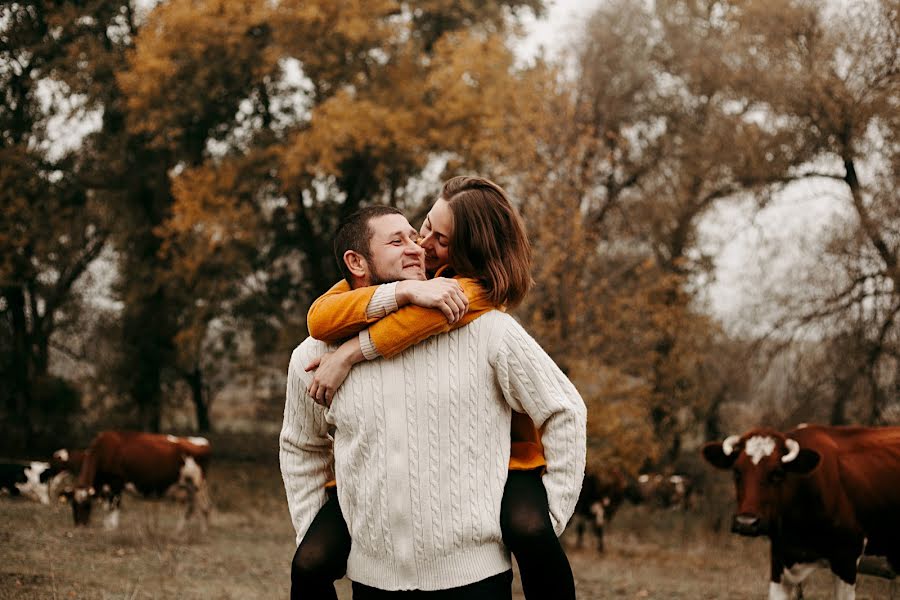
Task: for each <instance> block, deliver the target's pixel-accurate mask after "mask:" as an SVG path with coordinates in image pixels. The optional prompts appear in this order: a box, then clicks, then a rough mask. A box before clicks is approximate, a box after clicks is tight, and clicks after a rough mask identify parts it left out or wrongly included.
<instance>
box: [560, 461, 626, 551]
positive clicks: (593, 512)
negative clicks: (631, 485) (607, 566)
mask: <svg viewBox="0 0 900 600" xmlns="http://www.w3.org/2000/svg"><path fill="white" fill-rule="evenodd" d="M625 487H626V482H625V476H624V475H623V474H622V472H621V471H619V470H618V469H613V470H612V471H610V472H609V473H607V474H606V475H605V476H604V477H600V476H598V475H596V474H594V473H591V472H586V473H585V474H584V481H583V482H582V484H581V492H580V493H579V494H578V502H577V503H576V504H575V512H574V514H573V515H572V524H573V525H574V526H575V534H576V536H577V537H576V542H575V543H576V546H577V547H578V548H581V546H582V544H583V541H584V532H585V530H586V529H587V528H588V526H590V528H591V530H592V531H593V533H594V539H595V540H596V542H597V552H603V550H604V545H603V533H604V530H605V527H606V524H607V523H608V522H609V520H610V519H611V518H612V517H613V515H614V514H615V513H616V511H617V510H619V507H620V506H621V505H622V501H623V500H624V499H625Z"/></svg>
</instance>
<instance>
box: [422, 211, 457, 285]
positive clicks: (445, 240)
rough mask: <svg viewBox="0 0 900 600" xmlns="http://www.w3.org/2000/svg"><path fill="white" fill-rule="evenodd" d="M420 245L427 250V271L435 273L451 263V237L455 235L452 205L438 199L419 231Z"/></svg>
mask: <svg viewBox="0 0 900 600" xmlns="http://www.w3.org/2000/svg"><path fill="white" fill-rule="evenodd" d="M419 235H421V236H422V239H421V240H420V241H419V244H420V245H421V246H422V248H424V249H425V270H426V271H428V272H429V273H434V272H435V271H437V270H438V269H439V268H440V267H443V266H444V265H446V264H447V263H449V262H450V236H451V235H453V213H452V212H451V211H450V203H449V202H447V201H446V200H444V199H443V198H438V200H437V202H435V203H434V206H432V207H431V210H430V211H428V215H427V216H426V217H425V221H424V222H423V223H422V228H421V229H420V230H419Z"/></svg>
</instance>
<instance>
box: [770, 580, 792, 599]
mask: <svg viewBox="0 0 900 600" xmlns="http://www.w3.org/2000/svg"><path fill="white" fill-rule="evenodd" d="M793 591H794V586H793V585H791V584H790V583H784V582H782V581H770V582H769V600H791V594H792V592H793Z"/></svg>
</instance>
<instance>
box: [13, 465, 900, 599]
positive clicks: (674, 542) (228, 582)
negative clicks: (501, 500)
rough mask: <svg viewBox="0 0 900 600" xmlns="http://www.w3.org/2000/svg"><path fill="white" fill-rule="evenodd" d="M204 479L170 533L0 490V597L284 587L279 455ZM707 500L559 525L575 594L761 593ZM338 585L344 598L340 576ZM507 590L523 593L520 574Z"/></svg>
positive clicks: (883, 586)
mask: <svg viewBox="0 0 900 600" xmlns="http://www.w3.org/2000/svg"><path fill="white" fill-rule="evenodd" d="M210 483H211V493H212V496H213V502H214V505H215V509H214V512H213V517H212V521H211V526H210V529H209V531H208V532H207V533H206V534H205V535H204V534H202V533H201V532H200V531H199V528H198V527H197V526H196V524H195V525H193V526H189V527H188V528H187V529H186V530H185V531H184V533H183V534H182V535H176V534H175V533H174V530H175V525H176V522H177V520H178V516H179V515H180V511H181V508H180V507H178V506H176V505H174V504H172V503H169V502H159V501H142V500H137V499H135V498H132V497H130V496H127V495H126V497H125V498H124V500H123V511H122V520H121V525H120V527H119V529H118V530H116V531H106V530H104V529H102V527H101V526H100V524H99V519H95V521H97V522H95V523H93V524H92V525H91V526H90V527H89V528H87V529H84V528H82V529H77V530H76V529H75V528H74V527H73V526H72V524H71V514H70V512H69V508H68V506H66V505H53V506H50V507H47V506H41V505H38V504H35V503H32V502H28V501H25V500H20V499H10V498H0V599H5V598H17V599H18V598H22V599H35V600H37V599H40V600H55V599H63V598H90V599H103V600H107V599H109V600H112V599H123V600H132V599H134V600H137V599H147V598H178V599H183V600H189V599H206V598H210V599H241V600H243V599H255V598H287V595H288V564H289V561H290V558H291V556H292V554H293V550H294V546H293V544H294V542H293V530H292V528H291V524H290V519H289V517H288V513H287V504H286V502H285V500H284V491H283V488H282V485H281V477H280V474H279V472H278V468H277V465H275V464H272V463H267V464H256V463H250V462H239V461H234V462H219V463H216V464H215V465H214V467H213V470H212V472H211V474H210ZM714 512H715V510H712V509H709V508H708V507H707V508H704V509H699V510H697V511H694V512H693V513H690V514H687V515H685V514H682V513H676V512H669V511H655V512H654V511H650V510H646V509H643V508H634V507H625V508H623V509H622V511H621V512H620V513H619V514H618V515H617V516H616V520H615V521H614V522H613V523H612V527H611V529H610V531H609V534H608V537H607V553H606V554H605V555H603V556H602V557H601V556H600V555H598V554H596V553H595V552H594V551H593V550H592V549H591V548H589V547H590V546H592V543H591V540H590V539H589V540H587V543H586V547H585V548H584V549H582V550H577V549H575V548H572V547H571V545H572V543H573V540H572V539H570V538H569V536H568V534H566V536H564V538H563V540H564V542H565V543H566V544H567V547H568V548H569V549H570V550H569V556H570V559H571V562H572V567H573V570H574V572H575V576H576V580H577V588H578V594H579V598H583V599H594V598H639V599H645V598H653V599H657V598H658V599H688V598H690V599H716V598H722V599H728V600H740V599H745V598H746V599H750V598H753V599H759V598H765V597H766V594H767V590H768V575H767V566H766V565H767V551H768V546H767V543H766V541H765V540H744V539H741V538H737V537H735V536H732V535H730V534H728V533H721V534H716V533H713V532H712V530H711V523H712V521H713V516H714V515H713V514H712V513H714ZM338 589H339V593H340V595H341V599H342V600H349V598H350V593H349V585H348V582H347V581H346V580H343V581H341V582H339V584H338ZM889 589H890V584H889V582H887V581H885V580H882V579H876V578H873V577H861V578H860V583H859V586H858V592H857V599H858V600H866V599H876V598H878V599H881V598H889ZM804 591H805V597H806V598H808V599H815V598H823V599H824V598H831V578H830V575H828V574H827V573H825V572H824V571H819V572H817V573H815V574H813V575H812V576H811V578H810V580H808V583H807V584H806V585H805V587H804ZM514 592H515V593H514V597H515V598H517V599H521V598H522V595H521V590H520V588H519V586H518V578H517V579H516V583H515V589H514ZM895 597H897V598H898V599H900V591H898V593H896V594H895Z"/></svg>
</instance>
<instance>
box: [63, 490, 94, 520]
mask: <svg viewBox="0 0 900 600" xmlns="http://www.w3.org/2000/svg"><path fill="white" fill-rule="evenodd" d="M94 495H95V492H94V488H93V487H88V488H84V487H76V488H66V489H65V490H63V492H62V493H60V498H65V499H66V500H68V501H69V504H70V505H71V506H72V517H73V518H74V519H75V525H76V526H77V525H87V524H88V522H90V520H91V507H92V506H93V500H94Z"/></svg>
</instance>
